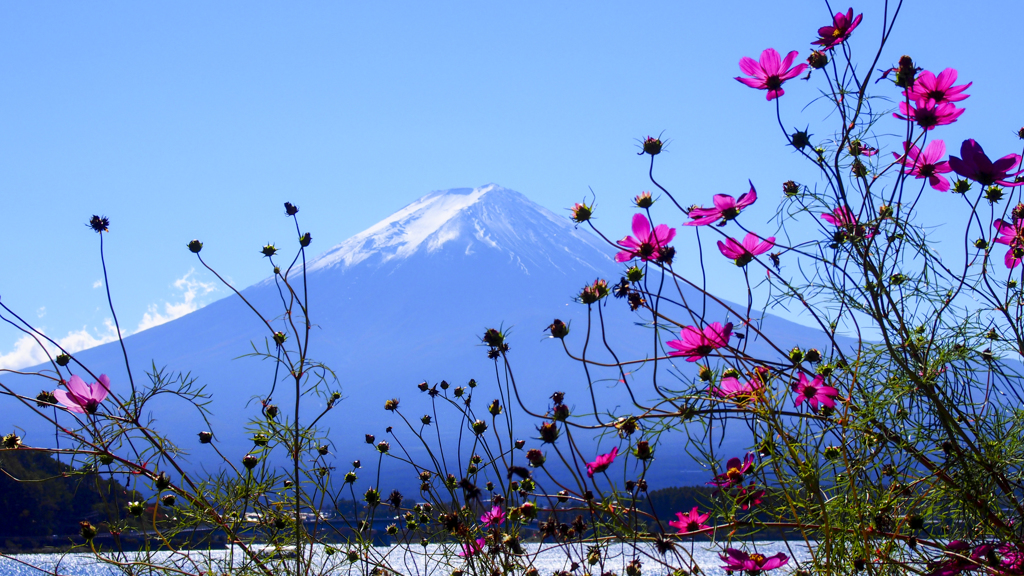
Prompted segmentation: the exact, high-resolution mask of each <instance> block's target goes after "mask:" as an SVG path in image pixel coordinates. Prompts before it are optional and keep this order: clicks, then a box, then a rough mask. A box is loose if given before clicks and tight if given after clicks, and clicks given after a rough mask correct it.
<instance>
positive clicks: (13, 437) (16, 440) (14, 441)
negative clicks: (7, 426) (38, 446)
mask: <svg viewBox="0 0 1024 576" xmlns="http://www.w3.org/2000/svg"><path fill="white" fill-rule="evenodd" d="M3 443H4V448H6V449H8V450H14V449H16V448H17V447H19V446H21V436H18V435H17V434H15V433H14V432H11V433H10V434H8V435H6V436H4V438H3Z"/></svg>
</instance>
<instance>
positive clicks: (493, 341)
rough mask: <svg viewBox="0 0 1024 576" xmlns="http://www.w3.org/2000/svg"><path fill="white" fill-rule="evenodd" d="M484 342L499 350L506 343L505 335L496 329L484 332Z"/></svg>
mask: <svg viewBox="0 0 1024 576" xmlns="http://www.w3.org/2000/svg"><path fill="white" fill-rule="evenodd" d="M483 341H484V344H487V345H488V346H490V347H492V348H498V347H500V346H501V345H502V344H503V343H504V342H505V335H504V334H502V333H501V332H500V331H498V330H495V329H494V328H489V329H488V330H487V331H486V332H484V337H483Z"/></svg>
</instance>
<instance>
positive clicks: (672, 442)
mask: <svg viewBox="0 0 1024 576" xmlns="http://www.w3.org/2000/svg"><path fill="white" fill-rule="evenodd" d="M314 232H315V231H314ZM614 253H615V249H614V247H611V246H609V245H608V244H607V243H605V242H604V241H603V240H601V239H600V238H597V237H595V236H594V235H593V234H591V233H589V232H587V231H585V230H582V229H578V228H576V227H575V226H574V225H573V224H572V223H571V222H570V221H569V220H568V218H566V217H563V216H557V215H555V214H553V213H551V212H550V211H548V210H545V209H544V208H541V207H540V206H537V205H536V204H534V203H532V202H530V201H529V200H528V199H526V197H524V196H523V195H521V194H519V193H518V192H514V191H511V190H507V189H504V188H501V187H500V186H497V185H493V184H492V185H488V186H484V187H481V188H475V189H456V190H447V191H439V192H432V193H430V194H428V195H426V196H424V197H423V198H421V199H419V200H417V201H416V202H413V203H412V204H410V205H408V206H406V207H405V208H403V209H402V210H399V211H398V212H396V213H395V214H393V215H392V216H390V217H388V218H386V219H385V220H383V221H381V222H380V223H378V224H376V225H374V226H372V227H370V228H369V229H367V230H366V231H364V232H361V233H359V234H357V235H355V236H353V237H352V238H350V239H348V240H346V241H345V242H343V243H341V244H339V245H337V246H335V247H333V248H331V249H329V250H327V251H326V252H324V253H323V254H321V255H320V256H318V257H316V258H314V259H312V260H311V261H310V263H309V273H308V278H307V283H308V286H309V309H310V317H311V320H312V323H313V326H314V327H313V332H312V336H311V338H312V344H311V346H310V351H309V354H310V357H311V358H314V359H316V360H319V361H322V362H323V363H325V364H326V365H328V366H330V367H331V368H332V369H333V370H334V374H335V375H336V376H337V385H338V386H340V388H341V390H342V393H343V394H344V396H345V399H344V400H343V401H342V402H340V403H339V404H338V405H337V407H336V408H335V409H334V410H332V411H330V412H329V413H328V414H327V415H326V416H325V417H324V418H323V420H321V423H322V424H323V425H325V426H327V427H329V428H330V430H331V432H330V436H329V438H330V440H331V442H332V445H333V446H332V452H333V453H334V454H335V455H336V457H337V460H336V461H335V465H336V466H337V467H338V468H339V470H340V472H341V473H344V472H345V471H346V470H347V466H348V464H347V463H348V462H349V461H351V460H354V459H363V460H364V461H370V460H373V461H375V459H374V458H373V456H374V455H376V452H375V451H373V450H372V447H370V446H367V445H366V444H365V443H364V442H363V438H364V434H374V435H376V437H377V438H378V439H389V440H395V438H393V437H391V436H390V435H388V434H387V432H386V429H387V428H388V427H389V426H394V432H395V434H398V435H399V436H398V437H397V441H398V442H400V443H401V445H402V449H403V450H409V451H411V452H413V453H419V454H422V452H418V449H417V448H416V441H415V438H414V434H413V433H412V431H410V430H409V429H408V428H407V427H406V425H405V424H404V422H403V420H402V419H401V418H399V417H398V416H397V415H395V414H391V413H388V412H385V411H384V409H383V406H384V401H385V400H386V399H389V398H398V399H400V400H401V403H400V409H401V411H402V413H403V414H404V415H405V416H406V417H407V418H408V419H409V421H411V422H414V423H418V420H419V418H420V416H422V415H423V414H433V412H432V408H431V406H430V404H429V400H428V398H427V397H426V395H425V394H422V393H420V392H419V391H418V390H417V388H416V385H417V384H419V383H420V382H423V381H426V382H429V383H430V384H434V383H438V382H440V381H441V380H442V379H444V380H447V381H448V382H451V383H452V385H453V386H459V385H465V384H466V383H467V382H468V381H469V380H470V379H475V380H476V381H478V382H480V386H479V387H478V388H477V389H476V390H475V391H474V394H475V396H476V401H475V402H474V403H473V405H472V408H473V409H475V410H476V412H477V414H478V417H479V415H480V414H482V415H483V416H487V414H486V406H487V404H488V403H489V402H490V401H491V400H492V399H496V398H501V399H502V404H504V405H506V406H509V407H510V408H509V409H511V410H515V412H514V413H515V414H516V416H515V418H516V435H517V436H519V437H522V438H527V437H529V436H535V435H536V433H535V431H534V427H535V425H536V424H538V422H537V420H536V419H531V418H525V417H524V415H523V414H522V412H521V411H520V410H519V409H518V408H517V407H515V404H516V403H517V402H516V400H515V399H512V398H509V397H507V396H506V394H509V393H510V392H511V389H509V388H506V387H505V386H506V383H507V381H506V378H507V375H506V374H505V372H504V369H503V367H501V366H497V367H496V365H495V363H494V362H493V361H492V360H489V359H488V358H487V357H486V349H485V348H483V347H481V346H480V337H481V335H482V334H483V332H484V330H485V329H487V328H492V327H499V326H503V327H504V329H505V331H506V333H508V334H509V342H510V345H511V350H510V351H509V358H510V361H511V367H512V370H513V372H512V377H514V379H515V382H516V384H517V385H518V388H517V389H518V392H519V397H520V399H521V400H522V402H523V403H524V404H525V405H526V406H527V408H529V409H530V410H532V411H534V412H537V413H544V412H545V411H546V410H547V409H548V407H549V404H550V401H549V400H548V397H549V396H550V395H551V394H552V393H553V392H555V391H564V392H566V403H567V404H569V405H570V406H571V407H572V409H573V411H574V413H581V414H582V413H588V412H590V413H592V412H594V405H595V401H594V399H596V401H597V406H598V409H599V411H605V410H609V409H614V408H616V407H620V408H619V411H620V412H621V411H627V412H628V410H626V407H628V406H630V405H631V398H632V397H636V398H637V399H638V400H640V401H644V402H646V401H649V400H653V399H656V398H658V393H657V391H656V390H655V389H654V387H653V386H652V385H651V384H650V374H651V373H652V372H653V370H654V367H653V366H643V367H639V368H636V370H635V374H633V375H631V376H630V379H631V382H630V383H631V385H632V386H633V390H632V396H631V394H630V391H628V390H627V389H626V386H625V384H623V383H621V382H618V375H617V374H615V373H609V372H598V371H597V370H596V369H595V370H594V371H592V374H595V376H594V378H595V380H598V379H605V380H601V381H595V382H594V384H593V394H592V390H591V386H590V385H588V383H587V380H586V375H585V373H584V371H583V370H582V368H581V366H580V364H579V363H577V362H575V361H573V360H571V359H569V358H567V357H566V354H565V352H564V350H563V349H562V346H561V344H560V343H559V342H558V341H557V340H553V339H549V338H545V336H546V334H545V332H544V327H545V326H547V325H548V324H550V323H551V320H552V319H553V318H556V317H558V318H560V319H562V320H564V321H566V322H570V323H571V327H572V329H573V332H572V333H571V334H570V336H569V338H568V339H567V345H568V346H569V347H570V349H571V350H573V351H574V353H580V352H581V350H582V348H583V346H584V342H588V348H587V354H588V358H592V359H598V360H603V361H607V360H609V359H610V358H611V355H610V354H609V352H608V351H607V350H606V349H605V344H604V342H602V341H600V339H599V338H598V336H597V334H596V332H595V333H594V334H592V335H591V337H590V339H589V340H588V339H587V338H586V330H585V327H586V322H587V308H586V306H583V305H580V304H577V303H575V302H573V296H574V295H575V294H578V293H579V291H580V289H581V288H582V286H584V285H585V284H587V283H590V282H592V281H593V280H594V279H595V278H598V277H602V278H607V279H608V280H609V283H610V284H613V283H614V282H615V281H616V280H617V278H618V277H619V276H620V275H621V273H622V269H623V266H622V265H621V264H617V263H615V262H614V261H613V260H612V256H613V255H614ZM243 294H244V295H245V297H246V298H247V299H248V300H249V301H250V302H251V303H252V304H253V305H255V306H256V308H257V309H259V310H261V311H263V313H264V314H266V315H267V318H268V319H271V323H272V325H273V326H274V329H275V330H284V329H285V328H286V324H285V323H284V320H283V319H280V318H278V317H277V316H278V315H279V314H280V313H281V310H282V308H281V291H280V290H279V287H278V285H277V283H276V282H275V279H274V278H268V279H267V280H264V281H263V282H260V283H258V284H256V285H254V286H252V287H249V288H248V289H246V290H244V291H243ZM691 297H692V298H691ZM688 299H689V300H690V301H699V299H698V298H697V297H696V294H689V295H688ZM736 309H741V308H740V307H736ZM594 315H595V316H594V321H595V322H597V321H598V311H597V310H596V309H595V312H594ZM637 319H638V318H637V316H635V315H633V314H631V313H630V312H629V311H628V307H627V306H626V305H625V302H622V301H610V302H608V303H607V304H606V305H605V306H604V307H603V308H601V310H600V320H601V321H603V322H605V324H606V325H607V326H608V327H609V332H610V333H611V335H612V336H611V337H610V338H609V341H608V342H609V343H610V345H611V346H612V347H613V349H614V351H615V353H616V354H617V355H618V356H619V357H620V358H635V357H639V358H643V357H644V356H645V355H647V354H648V353H649V347H650V342H651V338H652V335H651V332H650V330H649V329H646V328H642V327H637V326H634V322H636V320H637ZM724 319H725V313H724V312H722V311H721V310H709V320H724ZM767 323H768V324H770V325H772V326H773V328H772V330H773V332H774V333H779V334H785V338H786V340H785V342H784V344H785V345H786V346H792V345H795V344H799V345H801V346H811V345H815V344H818V345H819V347H820V342H819V341H818V339H817V338H816V337H815V336H816V335H815V333H814V332H813V331H812V330H810V329H807V328H804V327H801V326H798V325H796V324H792V323H789V322H785V321H782V320H778V319H769V320H768V321H767ZM270 337H271V332H270V330H268V329H267V327H266V325H265V324H264V323H263V322H262V321H261V320H260V319H259V318H257V317H256V316H255V315H254V314H253V313H252V312H251V310H249V308H248V307H247V306H246V305H245V304H244V303H242V302H241V300H240V299H239V298H237V297H229V298H225V299H223V300H220V301H217V302H215V303H213V304H211V305H209V306H207V307H205V308H202V309H200V310H198V311H196V312H194V313H192V314H189V315H187V316H184V317H182V318H180V319H178V320H175V321H173V322H169V323H167V324H164V325H162V326H158V327H156V328H153V329H150V330H147V331H145V332H142V333H140V334H137V335H134V336H132V337H130V338H128V339H127V340H126V342H125V345H126V347H127V349H128V351H129V354H130V355H131V358H132V359H133V372H134V373H135V375H136V379H138V378H139V376H140V374H141V371H142V369H143V368H146V367H148V366H149V365H150V363H151V362H152V363H153V364H155V365H156V366H158V367H163V366H166V367H168V368H169V369H171V370H175V371H179V370H180V371H189V372H190V374H191V376H193V377H195V378H198V380H199V383H200V384H205V385H207V386H208V390H209V391H210V392H212V393H213V395H214V399H213V402H212V403H211V404H210V409H211V411H212V413H213V416H212V417H211V420H210V424H211V426H212V427H213V431H214V432H215V434H216V435H217V441H218V442H219V443H220V449H221V451H222V452H223V453H224V454H226V455H228V457H229V458H232V459H233V460H235V461H239V460H240V459H241V458H242V456H243V455H244V454H245V453H246V452H248V451H249V450H250V449H251V448H252V444H251V442H250V441H249V440H248V437H249V433H247V432H246V423H247V422H248V420H249V419H250V418H253V417H255V416H257V415H258V414H259V406H260V401H261V400H266V399H267V397H268V395H271V390H273V391H274V392H273V394H272V400H271V401H272V402H273V403H274V404H277V405H279V406H281V407H282V412H283V413H285V414H290V413H291V410H290V409H289V408H286V407H287V406H288V405H289V404H290V403H291V399H292V398H294V391H292V390H291V389H290V388H289V386H288V385H286V383H285V382H284V381H283V380H279V382H278V383H277V385H276V387H275V384H274V374H275V373H274V366H273V364H272V362H266V361H261V360H260V359H259V358H240V357H242V356H244V355H247V354H251V353H253V352H254V349H255V350H257V351H260V350H263V351H267V350H270V351H272V350H273V348H274V346H273V343H272V342H269V343H268V340H269V338H270ZM750 345H751V346H753V347H754V349H757V347H758V346H762V345H761V344H760V343H758V342H751V343H750ZM254 347H255V348H254ZM762 352H765V353H767V351H766V350H762ZM77 357H78V358H80V359H81V360H82V361H83V362H85V363H86V364H88V365H89V366H90V367H91V368H92V370H93V371H94V372H95V373H97V374H98V373H101V372H104V373H108V374H110V375H111V376H112V379H113V381H114V388H115V391H118V392H121V393H123V392H124V391H125V390H126V389H127V386H126V384H125V382H126V375H125V374H124V369H123V366H122V362H121V356H120V348H119V347H118V345H117V344H116V343H114V344H108V345H105V346H101V347H98V348H95V349H92V350H89V351H86V352H82V353H79V354H78V355H77ZM658 366H659V367H658V382H659V385H660V386H662V387H664V388H676V389H680V388H684V387H686V386H688V384H686V383H683V382H681V381H680V380H678V378H679V374H680V371H682V373H684V374H689V373H690V371H691V370H692V368H693V366H692V365H691V364H689V363H686V362H679V363H678V369H675V368H671V367H670V366H668V365H667V363H665V362H661V363H659V364H658ZM278 376H279V377H280V376H281V375H278ZM498 381H501V382H502V383H503V384H502V386H500V387H499V386H498ZM37 388H38V384H37V383H36V381H33V382H32V383H31V384H26V389H25V393H26V394H29V393H30V394H31V395H32V396H34V395H35V393H36V392H38V389H37ZM246 402H249V404H248V406H246ZM304 405H305V406H306V408H307V411H305V412H304V415H303V421H305V422H308V421H309V420H310V419H311V417H312V416H313V415H314V414H318V413H319V412H320V410H322V409H323V408H324V407H325V401H324V399H322V398H310V399H308V400H306V401H304ZM159 408H160V409H157V410H155V411H154V415H155V418H156V421H155V423H154V426H155V427H156V428H158V429H161V430H165V431H166V430H171V431H172V432H173V433H172V434H171V437H172V438H173V439H174V440H175V441H176V442H178V443H179V444H180V445H181V446H183V447H185V448H187V449H188V450H189V451H190V452H191V453H192V455H191V456H190V459H191V462H192V464H193V466H196V467H198V466H201V465H202V464H203V463H204V462H209V460H207V458H208V455H206V453H205V452H203V451H204V450H207V449H208V448H209V447H206V446H200V445H199V444H198V442H197V441H196V438H195V434H196V433H197V432H198V431H199V430H201V429H205V428H206V427H207V425H206V423H205V422H204V421H203V420H202V419H201V418H200V415H199V413H198V412H197V411H195V410H189V409H183V408H187V406H184V405H183V404H182V403H181V402H175V401H169V402H166V403H165V404H164V405H163V406H160V407H159ZM447 414H448V415H445V414H438V415H437V416H436V421H435V422H434V423H433V424H432V427H431V428H428V429H426V431H427V432H428V433H429V434H430V435H431V437H433V438H434V439H435V441H436V436H434V435H436V434H440V436H441V439H442V441H444V442H457V441H458V439H459V438H460V437H461V438H462V439H463V440H464V441H465V440H466V436H467V434H466V423H465V422H463V421H460V420H459V419H457V418H455V415H454V412H453V411H448V412H447ZM488 418H489V417H488ZM23 420H25V419H24V418H19V421H23ZM435 427H436V428H437V431H435V430H434V428H435ZM417 428H418V424H417ZM33 431H34V434H33V435H32V437H31V438H27V439H26V440H27V442H28V443H29V444H31V443H33V442H37V443H39V444H43V443H44V442H45V440H44V439H45V438H52V431H50V432H46V431H45V429H42V428H35V429H33ZM26 436H29V435H28V434H26ZM580 436H581V439H583V440H589V439H590V438H592V434H591V433H589V432H580ZM612 440H613V439H610V438H605V439H604V440H603V442H604V444H602V445H601V446H600V447H595V446H584V449H586V450H588V451H589V452H588V453H589V454H591V455H592V454H593V453H595V451H596V450H602V451H605V452H606V451H607V450H608V449H610V447H611V444H610V442H612ZM684 440H685V438H683V437H682V435H677V437H676V438H665V439H663V440H661V441H659V450H661V452H660V453H659V455H664V456H665V458H663V459H662V464H661V465H660V466H658V467H655V468H656V470H655V474H656V475H657V479H656V478H655V477H651V480H652V482H653V481H662V482H664V483H666V484H667V485H679V484H684V483H697V482H702V481H703V480H704V478H705V475H706V474H705V472H704V471H703V470H700V469H699V468H698V467H696V466H695V465H694V464H693V463H692V462H690V461H689V460H688V459H686V458H678V457H672V456H674V454H673V452H678V453H679V454H682V442H683V441H684ZM729 440H730V441H729V444H739V443H741V442H742V438H731V439H729ZM394 444H395V442H393V445H394ZM537 444H538V442H536V441H533V440H530V441H529V442H528V447H529V446H534V445H537ZM506 448H507V447H506ZM395 449H396V450H398V447H397V446H395ZM466 449H468V448H466ZM384 463H385V469H384V471H385V474H384V477H385V478H387V480H388V482H391V483H393V484H394V485H395V486H397V487H399V488H401V489H403V490H409V491H413V488H414V487H415V485H416V480H415V474H414V473H413V471H412V470H411V469H410V468H409V467H408V466H407V465H403V464H401V463H400V462H398V461H397V460H393V459H385V461H384ZM628 473H629V474H633V473H634V471H628ZM391 487H392V486H391V484H385V485H383V486H382V488H384V489H390V488H391Z"/></svg>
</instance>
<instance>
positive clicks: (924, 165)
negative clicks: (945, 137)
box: [892, 140, 953, 192]
mask: <svg viewBox="0 0 1024 576" xmlns="http://www.w3.org/2000/svg"><path fill="white" fill-rule="evenodd" d="M903 149H904V150H906V151H907V153H906V154H905V155H903V156H900V155H899V154H897V153H895V152H893V153H892V155H893V156H894V157H895V158H896V161H897V162H899V163H900V164H902V165H904V166H906V173H907V174H910V175H911V176H915V177H917V178H927V179H928V183H929V184H931V186H932V188H935V189H936V190H938V191H939V192H946V191H948V190H949V180H946V177H945V176H942V174H947V173H949V172H952V171H953V169H952V168H950V167H949V162H947V161H945V160H942V161H941V162H940V161H939V158H942V157H943V156H944V155H945V154H946V143H945V142H943V141H942V140H932V141H931V142H930V143H929V144H928V145H927V146H925V148H924V151H923V152H922V151H921V150H920V149H919V148H918V147H917V146H916V145H914V144H911V143H910V142H904V143H903Z"/></svg>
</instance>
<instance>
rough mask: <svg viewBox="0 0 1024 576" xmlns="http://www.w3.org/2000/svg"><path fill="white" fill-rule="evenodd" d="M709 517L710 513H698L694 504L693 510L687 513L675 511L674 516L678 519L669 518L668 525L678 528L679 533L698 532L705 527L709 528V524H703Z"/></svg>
mask: <svg viewBox="0 0 1024 576" xmlns="http://www.w3.org/2000/svg"><path fill="white" fill-rule="evenodd" d="M710 517H711V515H710V514H698V513H697V507H696V506H694V507H693V510H690V512H689V513H688V514H683V513H682V512H676V518H678V520H670V521H669V523H668V525H669V526H671V527H673V528H678V529H679V533H680V534H687V533H689V532H699V531H700V530H703V529H705V528H710V526H708V525H707V524H705V522H707V521H708V518H710Z"/></svg>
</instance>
